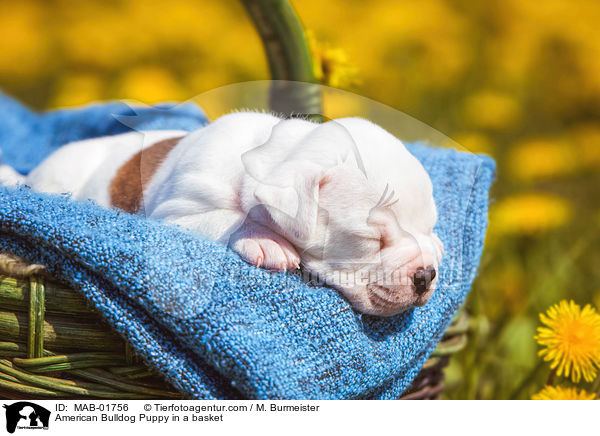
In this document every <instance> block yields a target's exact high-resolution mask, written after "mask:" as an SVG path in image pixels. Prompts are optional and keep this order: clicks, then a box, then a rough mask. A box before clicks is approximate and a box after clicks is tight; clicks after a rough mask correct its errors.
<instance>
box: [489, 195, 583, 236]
mask: <svg viewBox="0 0 600 436" xmlns="http://www.w3.org/2000/svg"><path fill="white" fill-rule="evenodd" d="M572 215H573V211H572V207H571V204H570V203H569V202H568V201H567V200H564V199H563V198H560V197H557V196H554V195H551V194H541V193H524V194H518V195H513V196H510V197H507V198H504V199H502V200H500V201H498V202H497V203H495V204H494V205H493V206H492V208H491V210H490V235H491V237H493V236H500V235H535V234H538V233H541V232H545V231H549V230H554V229H557V228H560V227H562V226H564V225H565V224H566V223H568V222H569V220H570V219H571V216H572Z"/></svg>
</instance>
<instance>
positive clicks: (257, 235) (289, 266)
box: [229, 223, 300, 271]
mask: <svg viewBox="0 0 600 436" xmlns="http://www.w3.org/2000/svg"><path fill="white" fill-rule="evenodd" d="M229 246H230V247H231V248H232V249H233V250H235V251H236V252H237V253H238V254H239V255H240V257H241V258H242V259H244V260H245V261H246V262H248V263H249V264H251V265H254V266H257V267H260V268H264V269H268V270H272V271H289V270H294V269H296V268H298V267H299V266H300V256H298V253H297V252H296V249H295V248H294V247H293V246H292V244H290V243H289V242H288V241H286V240H285V239H284V238H282V237H281V236H279V235H277V234H276V233H274V232H272V231H270V230H269V229H267V228H266V227H263V226H260V225H258V224H248V223H245V224H244V225H243V226H242V227H240V228H239V229H238V230H237V231H236V232H235V233H234V234H232V235H231V238H230V240H229Z"/></svg>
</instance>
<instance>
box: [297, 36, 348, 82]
mask: <svg viewBox="0 0 600 436" xmlns="http://www.w3.org/2000/svg"><path fill="white" fill-rule="evenodd" d="M306 39H307V41H308V46H309V48H310V52H311V56H312V58H313V73H314V75H315V77H316V78H317V80H319V82H321V83H323V84H324V85H329V86H333V87H334V88H343V87H347V86H351V85H356V84H358V80H357V73H358V70H357V68H356V67H355V66H354V65H352V64H351V63H350V62H349V61H348V56H347V55H346V52H345V51H344V50H342V49H341V48H336V47H331V46H329V45H326V44H321V43H320V42H319V41H318V40H317V38H316V37H315V35H314V33H313V32H312V31H311V30H307V31H306Z"/></svg>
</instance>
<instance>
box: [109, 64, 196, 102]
mask: <svg viewBox="0 0 600 436" xmlns="http://www.w3.org/2000/svg"><path fill="white" fill-rule="evenodd" d="M118 96H119V98H125V99H133V100H139V101H141V102H144V103H148V104H151V103H159V102H162V101H181V100H184V99H185V98H186V94H185V92H184V90H183V89H182V88H181V86H180V85H179V84H178V83H177V81H176V80H175V78H174V77H173V76H172V75H171V74H170V73H169V72H168V71H167V70H165V69H163V68H160V67H146V68H136V69H133V70H130V71H128V72H127V73H126V74H125V76H124V77H123V78H122V80H121V83H120V86H119V87H118Z"/></svg>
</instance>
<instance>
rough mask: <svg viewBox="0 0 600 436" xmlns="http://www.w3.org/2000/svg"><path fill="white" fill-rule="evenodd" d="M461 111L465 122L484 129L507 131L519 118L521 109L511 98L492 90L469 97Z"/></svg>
mask: <svg viewBox="0 0 600 436" xmlns="http://www.w3.org/2000/svg"><path fill="white" fill-rule="evenodd" d="M463 109H464V114H463V115H464V118H465V120H466V121H467V122H469V123H470V124H472V125H473V126H475V127H480V128H484V129H494V130H503V129H507V128H510V127H513V126H514V125H515V124H516V123H517V122H518V121H519V120H520V118H521V107H520V105H519V102H518V101H517V100H516V99H515V98H514V97H513V96H511V95H509V94H503V93H500V92H496V91H492V90H484V91H481V92H478V93H475V94H473V95H471V96H469V97H468V98H467V99H466V101H465V104H464V108H463Z"/></svg>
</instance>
